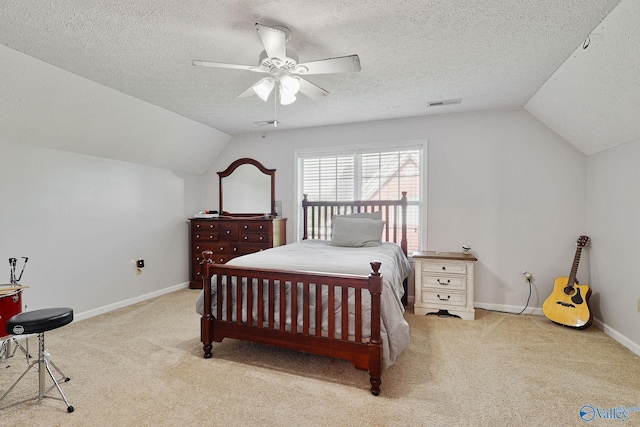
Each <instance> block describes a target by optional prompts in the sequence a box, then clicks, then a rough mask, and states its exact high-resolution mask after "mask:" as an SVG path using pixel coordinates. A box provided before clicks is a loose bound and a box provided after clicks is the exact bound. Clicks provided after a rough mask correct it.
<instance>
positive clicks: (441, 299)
mask: <svg viewBox="0 0 640 427" xmlns="http://www.w3.org/2000/svg"><path fill="white" fill-rule="evenodd" d="M449 298H451V295H447V297H446V298H442V297H441V296H440V294H438V299H439V300H440V301H449Z"/></svg>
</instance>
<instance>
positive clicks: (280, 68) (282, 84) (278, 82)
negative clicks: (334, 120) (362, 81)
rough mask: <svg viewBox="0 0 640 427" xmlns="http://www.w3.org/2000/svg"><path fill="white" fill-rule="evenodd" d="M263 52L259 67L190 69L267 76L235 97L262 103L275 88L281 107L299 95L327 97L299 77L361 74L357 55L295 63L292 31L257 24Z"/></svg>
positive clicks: (212, 64) (208, 63)
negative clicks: (289, 46)
mask: <svg viewBox="0 0 640 427" xmlns="http://www.w3.org/2000/svg"><path fill="white" fill-rule="evenodd" d="M256 30H258V34H259V35H260V39H261V40H262V44H263V45H264V51H263V52H262V53H261V54H260V60H259V62H260V64H259V65H256V66H254V65H236V64H226V63H222V62H212V61H201V60H194V61H192V64H193V65H198V66H204V67H216V68H232V69H237V70H246V71H253V72H256V73H265V74H269V76H268V77H265V78H263V79H261V80H260V81H258V82H257V83H256V84H254V85H253V86H251V87H250V88H249V89H247V90H246V91H244V92H242V93H241V94H240V95H238V97H239V98H243V97H248V96H253V95H258V96H259V97H260V98H261V99H262V100H263V101H267V100H268V99H269V95H270V94H271V92H272V91H273V89H274V88H276V87H277V88H278V92H277V93H278V94H279V97H280V104H282V105H289V104H291V103H293V102H295V100H296V94H298V92H300V93H303V94H304V95H306V96H308V97H309V98H311V99H312V100H314V101H315V100H317V99H320V98H322V97H323V96H327V95H329V92H327V91H326V90H324V89H322V88H321V87H318V86H316V85H315V84H313V83H311V82H309V81H307V80H305V79H303V78H301V77H299V76H304V75H312V74H334V73H347V72H352V71H360V58H358V55H349V56H341V57H338V58H327V59H321V60H318V61H311V62H303V63H301V64H299V63H298V56H297V55H296V54H295V53H293V52H290V51H287V41H289V39H290V38H291V30H289V29H288V28H287V27H284V26H280V25H277V26H273V27H267V26H266V25H262V24H256Z"/></svg>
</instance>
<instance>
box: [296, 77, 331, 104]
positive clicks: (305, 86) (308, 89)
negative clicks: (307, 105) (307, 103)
mask: <svg viewBox="0 0 640 427" xmlns="http://www.w3.org/2000/svg"><path fill="white" fill-rule="evenodd" d="M300 92H302V93H303V94H305V95H307V96H308V97H309V98H311V99H312V100H314V101H317V100H318V99H320V98H323V97H325V96H327V95H329V92H327V91H326V90H324V89H322V88H321V87H319V86H316V85H314V84H313V83H311V82H309V81H307V80H305V79H300Z"/></svg>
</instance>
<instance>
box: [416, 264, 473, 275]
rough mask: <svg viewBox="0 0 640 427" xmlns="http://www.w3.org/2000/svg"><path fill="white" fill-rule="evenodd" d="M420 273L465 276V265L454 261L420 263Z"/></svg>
mask: <svg viewBox="0 0 640 427" xmlns="http://www.w3.org/2000/svg"><path fill="white" fill-rule="evenodd" d="M422 271H428V272H430V273H448V274H467V264H466V263H464V262H455V261H427V262H422Z"/></svg>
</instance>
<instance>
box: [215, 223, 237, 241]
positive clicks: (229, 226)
mask: <svg viewBox="0 0 640 427" xmlns="http://www.w3.org/2000/svg"><path fill="white" fill-rule="evenodd" d="M239 236H240V233H239V232H238V224H237V223H233V222H226V223H222V224H221V225H220V240H224V241H225V242H235V241H237V240H238V237H239Z"/></svg>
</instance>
